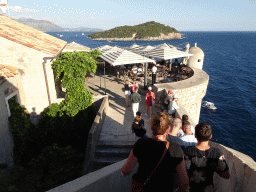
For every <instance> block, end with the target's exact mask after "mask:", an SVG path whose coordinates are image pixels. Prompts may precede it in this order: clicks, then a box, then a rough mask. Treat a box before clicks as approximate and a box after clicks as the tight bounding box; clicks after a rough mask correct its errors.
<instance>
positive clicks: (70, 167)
mask: <svg viewBox="0 0 256 192" xmlns="http://www.w3.org/2000/svg"><path fill="white" fill-rule="evenodd" d="M83 158H84V155H83V154H80V153H78V151H76V150H75V149H73V148H72V147H71V146H68V147H66V148H63V147H59V146H58V145H57V144H53V145H52V146H48V147H46V148H44V149H43V151H42V154H41V155H39V156H38V157H37V158H35V159H33V160H32V161H31V162H30V164H29V165H30V171H29V173H30V174H27V176H26V177H25V178H24V180H26V181H28V182H30V183H33V184H36V183H37V182H38V181H40V182H41V183H42V184H43V186H45V188H46V189H45V190H49V189H51V188H54V187H57V186H59V185H62V184H64V183H66V182H68V181H70V180H73V179H76V178H77V177H79V176H81V171H82V165H83V164H82V162H83ZM34 170H36V171H37V172H36V173H37V174H36V176H35V172H33V171H34Z"/></svg>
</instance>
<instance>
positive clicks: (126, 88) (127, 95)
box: [124, 80, 131, 107]
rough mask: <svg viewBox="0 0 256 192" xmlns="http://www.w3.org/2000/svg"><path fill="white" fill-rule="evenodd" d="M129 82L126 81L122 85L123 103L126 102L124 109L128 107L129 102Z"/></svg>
mask: <svg viewBox="0 0 256 192" xmlns="http://www.w3.org/2000/svg"><path fill="white" fill-rule="evenodd" d="M129 84H130V83H129V81H128V80H126V81H125V84H124V95H125V101H126V107H129V106H130V105H129V100H130V95H131V88H130V85H129Z"/></svg>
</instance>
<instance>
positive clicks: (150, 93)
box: [145, 87, 155, 119]
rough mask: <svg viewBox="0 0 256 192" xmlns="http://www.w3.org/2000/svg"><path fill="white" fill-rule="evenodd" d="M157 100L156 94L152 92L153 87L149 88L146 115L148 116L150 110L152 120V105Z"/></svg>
mask: <svg viewBox="0 0 256 192" xmlns="http://www.w3.org/2000/svg"><path fill="white" fill-rule="evenodd" d="M154 99H155V94H154V92H153V91H152V87H148V92H147V93H146V113H145V115H146V116H148V108H149V110H150V119H151V118H152V103H153V101H154Z"/></svg>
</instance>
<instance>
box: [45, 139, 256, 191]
mask: <svg viewBox="0 0 256 192" xmlns="http://www.w3.org/2000/svg"><path fill="white" fill-rule="evenodd" d="M210 145H211V146H212V147H217V148H219V149H220V150H221V151H222V152H223V154H224V156H225V158H226V160H227V163H228V166H229V171H230V179H223V178H221V177H220V176H219V175H218V174H216V173H215V174H214V185H215V187H216V192H222V191H225V192H255V191H256V162H255V161H253V159H252V158H250V157H249V156H247V155H245V154H242V153H240V152H238V151H236V150H234V149H230V148H228V147H225V146H223V145H220V144H217V143H213V142H211V143H210ZM126 160H127V159H125V160H123V161H120V162H118V163H115V164H112V165H109V166H107V167H104V168H102V169H99V170H97V171H95V172H92V173H89V174H87V175H84V176H82V177H80V178H78V179H75V180H73V181H70V182H68V183H65V184H63V185H61V186H58V187H56V188H54V189H51V190H49V191H47V192H57V191H58V192H66V191H69V192H80V191H84V192H85V191H88V192H94V191H106V192H107V191H118V192H119V191H123V192H125V191H127V192H128V191H131V176H132V175H133V174H134V173H136V171H137V168H138V167H137V166H138V164H137V165H136V167H135V169H134V170H133V171H132V173H131V174H130V175H129V176H128V177H120V174H121V168H122V166H123V165H124V163H125V162H126Z"/></svg>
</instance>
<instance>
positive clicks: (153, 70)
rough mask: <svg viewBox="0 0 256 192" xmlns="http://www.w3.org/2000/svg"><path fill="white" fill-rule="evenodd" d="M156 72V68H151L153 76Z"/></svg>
mask: <svg viewBox="0 0 256 192" xmlns="http://www.w3.org/2000/svg"><path fill="white" fill-rule="evenodd" d="M156 71H157V67H156V66H154V67H153V68H152V72H153V73H154V74H155V73H156Z"/></svg>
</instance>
